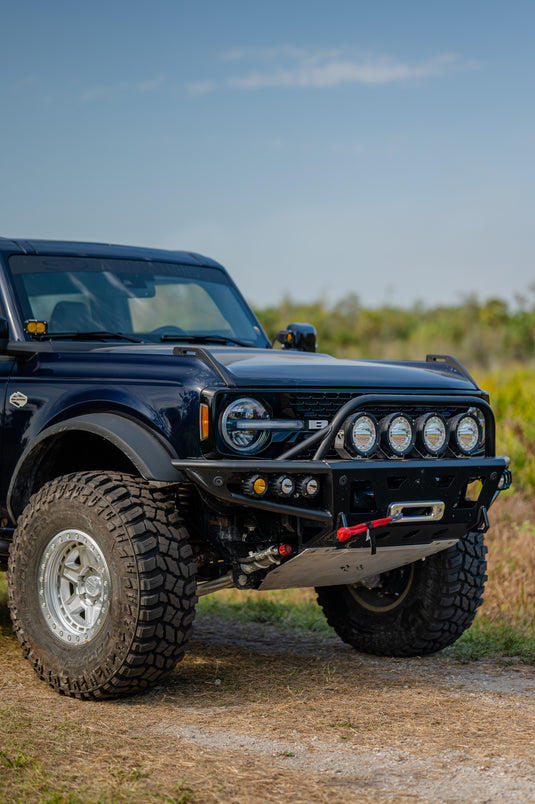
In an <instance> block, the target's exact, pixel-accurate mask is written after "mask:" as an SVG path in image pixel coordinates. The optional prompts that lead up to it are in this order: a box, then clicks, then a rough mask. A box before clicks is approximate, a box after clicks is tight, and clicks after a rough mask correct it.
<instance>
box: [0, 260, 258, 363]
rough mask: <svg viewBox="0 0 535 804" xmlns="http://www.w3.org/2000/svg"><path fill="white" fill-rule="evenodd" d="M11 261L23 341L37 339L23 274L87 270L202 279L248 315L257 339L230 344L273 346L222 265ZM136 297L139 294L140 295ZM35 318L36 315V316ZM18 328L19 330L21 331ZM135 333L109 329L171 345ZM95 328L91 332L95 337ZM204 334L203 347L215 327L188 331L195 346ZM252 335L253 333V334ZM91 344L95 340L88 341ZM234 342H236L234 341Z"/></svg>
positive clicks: (200, 282)
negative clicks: (28, 326) (30, 329)
mask: <svg viewBox="0 0 535 804" xmlns="http://www.w3.org/2000/svg"><path fill="white" fill-rule="evenodd" d="M7 263H8V266H9V270H8V274H9V277H10V285H11V293H12V296H13V299H14V301H15V304H16V308H17V311H18V315H19V317H20V324H21V326H20V332H21V333H22V339H23V340H34V339H33V338H32V336H30V335H28V334H27V333H26V332H25V330H24V321H25V320H27V319H28V318H29V317H30V316H29V315H28V312H31V306H30V301H29V294H28V293H27V288H26V287H25V286H24V283H23V280H22V278H21V276H22V275H23V274H32V275H38V274H50V273H67V274H69V273H71V274H72V272H76V271H84V273H100V274H102V273H104V272H106V271H108V272H109V273H110V274H112V275H121V274H128V273H130V275H131V276H133V275H134V274H135V275H144V276H146V277H147V278H149V277H151V276H155V275H156V276H168V277H170V279H171V278H173V277H176V278H177V280H179V281H180V280H184V281H187V280H188V279H191V280H192V281H193V282H195V281H197V282H198V286H199V287H200V288H205V287H206V288H208V287H210V288H212V289H215V286H216V285H221V286H222V287H223V288H226V289H227V290H226V291H225V292H224V293H225V295H226V296H227V303H228V304H229V305H230V309H232V305H234V304H235V305H236V310H239V312H240V315H241V316H242V317H243V323H244V324H245V325H246V327H247V328H248V329H250V335H251V337H241V338H240V337H239V335H238V334H237V333H235V332H234V330H232V333H231V332H229V336H228V342H229V345H236V343H237V342H238V341H239V343H240V345H243V347H244V348H271V343H270V341H269V339H268V337H267V335H266V334H265V332H264V330H263V329H262V326H261V324H260V323H259V321H258V319H257V318H256V316H255V314H254V312H253V311H252V309H251V308H250V306H249V305H248V304H247V302H246V301H245V299H244V297H243V295H242V294H241V292H240V290H239V288H238V287H237V286H236V284H235V283H234V282H233V280H232V279H231V277H230V276H229V275H228V273H227V272H226V270H225V269H223V268H222V267H221V266H218V265H217V263H216V264H212V265H203V264H199V265H195V264H191V263H189V262H184V263H182V262H180V261H179V260H173V259H155V258H151V259H146V258H145V259H143V258H142V259H139V258H137V259H136V257H134V256H130V255H128V256H126V255H125V256H124V257H123V256H120V255H116V254H114V255H113V257H108V256H107V255H105V254H102V255H98V254H95V255H93V254H91V256H85V255H84V256H81V255H80V253H73V254H65V253H63V254H21V253H14V254H11V255H9V257H8V259H7ZM134 295H135V294H134ZM208 295H209V296H210V297H211V301H212V302H213V303H214V305H215V307H217V308H218V310H219V311H220V312H221V315H222V316H223V317H224V312H222V310H223V311H224V307H223V308H222V307H221V305H220V304H218V302H217V301H216V299H215V298H214V296H213V295H212V294H210V293H209V294H208ZM124 298H125V299H126V298H127V294H126V293H125V296H124ZM34 317H35V316H34ZM226 320H227V321H228V323H229V326H230V327H231V328H232V317H227V318H226ZM16 329H18V327H17V328H16ZM132 330H133V331H128V330H126V329H120V327H119V326H118V327H117V329H113V330H112V328H108V331H110V332H112V335H111V336H110V337H111V338H113V332H115V333H117V334H124V335H127V336H131V337H132V339H135V340H137V341H139V342H140V343H142V344H155V343H162V342H165V341H167V338H166V339H163V340H162V339H161V338H160V334H158V333H152V332H150V331H148V332H142V331H138V332H136V331H135V328H134V327H133V328H132ZM91 331H92V330H90V331H89V332H88V334H90V333H91ZM69 332H70V328H69V330H67V331H66V332H60V331H59V330H58V331H56V332H51V333H48V334H46V335H44V336H42V339H44V340H52V341H53V340H54V336H55V335H57V336H58V338H57V339H58V340H63V341H68V340H69V337H68V336H69ZM72 332H73V340H76V339H77V337H76V332H80V333H83V332H84V329H83V328H81V329H80V330H74V329H72ZM196 334H197V335H198V336H199V339H200V340H202V342H203V343H205V344H206V343H209V342H210V341H209V339H210V334H211V333H210V330H209V328H208V329H206V330H203V331H202V332H201V331H199V330H195V331H193V332H190V331H189V330H185V332H184V335H185V337H184V342H187V343H192V342H195V335H196ZM212 334H213V335H214V336H215V338H214V340H215V341H218V342H219V343H221V338H222V337H224V335H223V336H222V334H221V331H219V330H218V331H217V333H216V332H215V331H214V332H213V333H212ZM247 334H248V333H247ZM88 340H90V339H89V338H88ZM102 340H105V334H104V333H102V334H99V333H98V332H97V331H95V341H98V342H100V343H102ZM233 341H234V344H233V343H232V342H233ZM169 342H174V343H179V342H180V336H179V335H178V334H177V336H176V340H174V339H173V340H171V339H170V340H169Z"/></svg>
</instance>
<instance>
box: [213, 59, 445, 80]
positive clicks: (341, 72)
mask: <svg viewBox="0 0 535 804" xmlns="http://www.w3.org/2000/svg"><path fill="white" fill-rule="evenodd" d="M459 65H460V59H459V58H458V57H457V56H455V55H454V54H446V55H442V56H437V57H436V58H434V59H430V60H429V61H426V62H422V63H420V64H408V63H405V62H401V61H397V60H396V59H392V58H389V57H383V58H365V59H360V60H355V61H353V60H350V59H336V58H328V59H320V60H318V59H316V58H305V59H301V60H300V62H299V63H298V64H296V65H295V66H293V67H289V68H285V69H277V70H273V71H266V72H262V71H254V72H250V73H249V74H248V75H245V76H235V77H232V78H229V79H228V80H227V82H226V83H227V86H230V87H234V88H237V89H260V88H262V87H276V86H279V87H313V88H317V89H318V88H326V87H336V86H340V85H341V84H391V83H396V82H399V81H407V80H410V79H415V78H429V77H433V76H437V75H442V74H444V73H445V72H446V71H448V70H450V69H452V68H458V67H459Z"/></svg>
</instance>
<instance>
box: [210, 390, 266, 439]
mask: <svg viewBox="0 0 535 804" xmlns="http://www.w3.org/2000/svg"><path fill="white" fill-rule="evenodd" d="M265 419H269V413H268V412H267V410H266V408H265V407H264V406H263V405H262V404H261V403H260V402H258V401H257V400H256V399H251V398H249V397H243V398H241V399H236V400H235V401H234V402H231V403H230V405H229V406H228V407H227V408H226V409H225V411H224V413H223V415H222V417H221V423H220V432H221V435H222V436H223V440H224V441H225V443H226V444H227V445H228V446H229V447H231V448H232V449H233V450H236V452H256V451H257V450H259V449H260V448H261V447H263V446H264V444H265V443H266V441H267V439H268V431H267V430H263V429H262V424H261V423H262V420H265Z"/></svg>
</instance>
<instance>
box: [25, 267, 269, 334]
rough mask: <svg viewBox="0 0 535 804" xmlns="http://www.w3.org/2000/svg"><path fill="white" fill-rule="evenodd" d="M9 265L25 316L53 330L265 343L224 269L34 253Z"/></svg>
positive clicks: (54, 331)
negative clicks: (36, 254)
mask: <svg viewBox="0 0 535 804" xmlns="http://www.w3.org/2000/svg"><path fill="white" fill-rule="evenodd" d="M9 264H10V268H11V272H12V275H13V281H14V284H15V288H16V291H17V295H18V298H19V302H20V305H21V308H22V315H23V318H24V319H25V320H27V319H37V320H38V321H46V322H47V325H48V334H49V336H51V337H54V335H56V336H61V335H68V334H71V333H72V334H78V335H80V334H83V333H101V334H103V333H108V334H110V335H113V334H115V335H116V334H118V333H120V334H121V335H127V336H131V337H134V338H135V339H136V340H148V341H152V342H159V341H169V340H171V341H172V340H177V341H179V340H181V339H182V340H186V341H188V342H191V341H193V340H195V339H196V338H199V339H200V340H205V341H209V340H210V338H213V339H214V340H215V341H216V342H217V341H220V342H229V343H233V342H234V343H239V344H243V345H244V346H260V347H265V346H266V339H265V337H264V335H263V334H262V331H261V329H260V327H259V325H258V322H257V321H256V320H255V318H254V317H253V316H252V314H251V312H250V311H249V309H248V308H247V307H246V306H245V305H244V303H243V300H242V299H241V297H240V296H239V294H238V293H237V292H236V289H235V288H234V286H233V285H232V284H230V283H229V280H228V277H227V276H226V274H225V273H224V272H223V271H221V270H219V269H218V268H208V267H205V266H198V267H197V266H190V265H182V264H179V263H160V262H148V261H141V260H139V261H137V260H121V259H109V260H108V259H100V258H85V257H38V256H31V255H24V256H22V255H14V256H12V257H11V258H10V261H9Z"/></svg>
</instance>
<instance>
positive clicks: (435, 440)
mask: <svg viewBox="0 0 535 804" xmlns="http://www.w3.org/2000/svg"><path fill="white" fill-rule="evenodd" d="M416 432H417V433H418V438H419V441H420V444H421V446H422V447H423V448H424V450H425V451H426V452H428V453H429V454H430V455H440V454H441V453H442V452H444V450H445V449H446V447H447V444H448V432H449V431H448V425H447V424H446V422H445V421H444V419H443V418H442V416H440V415H439V414H438V413H426V414H425V415H424V416H420V418H419V419H417V421H416Z"/></svg>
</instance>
